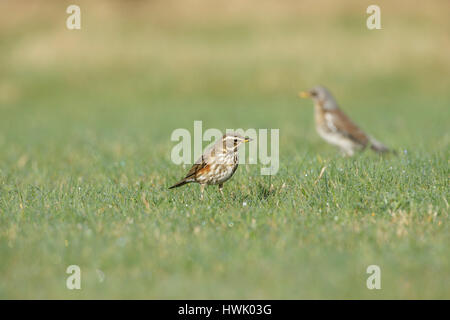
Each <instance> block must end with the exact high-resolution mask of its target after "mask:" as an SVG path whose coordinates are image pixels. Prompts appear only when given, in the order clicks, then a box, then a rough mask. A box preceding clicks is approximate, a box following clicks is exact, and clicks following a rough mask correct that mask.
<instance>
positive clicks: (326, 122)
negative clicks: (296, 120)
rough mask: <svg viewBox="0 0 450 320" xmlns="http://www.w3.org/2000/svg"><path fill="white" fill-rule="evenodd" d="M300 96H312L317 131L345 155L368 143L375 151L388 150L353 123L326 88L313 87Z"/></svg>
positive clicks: (351, 154)
mask: <svg viewBox="0 0 450 320" xmlns="http://www.w3.org/2000/svg"><path fill="white" fill-rule="evenodd" d="M299 96H300V97H301V98H312V100H313V101H314V117H315V121H316V130H317V133H318V134H319V135H320V136H321V137H322V138H323V139H324V140H325V141H326V142H328V143H331V144H333V145H336V146H338V147H339V148H340V149H341V151H342V152H343V153H344V154H345V155H347V156H353V155H354V153H355V151H362V150H363V149H364V148H366V147H367V146H368V145H369V146H370V148H371V149H372V150H374V151H376V152H379V153H383V152H388V151H389V149H388V148H387V147H386V146H385V145H383V144H382V143H381V142H379V141H377V140H375V138H373V137H371V136H369V135H367V134H366V133H365V132H364V131H363V130H361V129H360V128H359V127H358V126H357V125H356V124H355V123H353V122H352V121H351V120H350V118H349V117H347V115H345V113H344V112H342V111H341V109H339V106H338V104H337V102H336V100H335V99H334V97H333V96H332V94H331V93H330V91H328V89H326V88H325V87H322V86H318V87H315V88H313V89H311V90H309V91H307V92H300V93H299Z"/></svg>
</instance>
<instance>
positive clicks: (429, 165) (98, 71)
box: [0, 0, 450, 298]
mask: <svg viewBox="0 0 450 320" xmlns="http://www.w3.org/2000/svg"><path fill="white" fill-rule="evenodd" d="M70 4H77V5H79V6H80V8H81V30H68V29H67V28H66V19H67V17H68V16H69V15H68V14H67V13H66V8H67V7H68V6H69V5H70ZM371 4H374V2H373V1H362V0H354V1H348V0H347V1H334V0H323V1H312V0H311V1H266V0H257V1H256V0H255V1H253V0H252V1H241V0H239V1H238V0H228V1H211V0H208V1H207V0H201V1H200V0H184V1H167V0H164V1H137V0H136V1H111V0H110V1H101V0H96V1H20V0H19V1H17V0H15V1H8V0H6V1H5V0H3V1H1V2H0V297H1V298H78V297H80V298H381V297H382V298H449V296H448V282H449V274H448V270H449V265H450V263H449V259H448V256H449V249H448V243H449V242H448V241H449V232H448V231H449V229H448V176H449V170H448V159H449V130H448V129H449V127H448V123H449V120H450V119H449V116H450V112H449V107H450V91H449V88H450V20H449V19H448V14H449V12H450V2H449V1H447V0H441V1H427V2H425V1H386V0H381V1H376V4H378V5H379V6H380V7H381V24H382V30H368V29H367V27H366V19H367V17H368V14H367V13H366V8H367V7H368V6H369V5H371ZM317 84H323V85H326V86H327V87H328V88H329V89H330V90H331V91H332V92H333V93H334V94H335V96H336V98H337V100H338V101H339V102H340V104H341V106H342V108H343V109H344V110H345V111H346V112H347V113H348V114H350V116H351V117H352V118H353V119H354V120H355V121H356V122H357V123H359V124H360V125H361V126H362V127H363V128H364V129H366V130H367V131H368V132H370V133H371V134H373V135H374V136H376V137H377V138H378V139H379V140H381V141H383V142H384V143H386V144H387V145H389V146H391V147H393V148H394V149H396V150H397V151H398V152H399V156H398V157H397V158H394V157H387V158H380V157H377V156H374V155H371V154H368V153H365V154H363V155H360V156H358V157H356V158H353V159H343V158H341V157H340V156H339V154H337V152H336V150H335V149H334V148H332V147H331V146H328V145H326V144H325V143H324V142H323V141H322V140H320V138H319V137H318V136H317V134H316V133H315V130H314V124H313V118H312V117H313V113H312V103H311V102H310V101H301V100H299V99H298V98H297V92H298V91H299V90H304V89H309V88H311V87H312V86H315V85H317ZM194 120H203V126H204V128H219V129H223V130H225V129H226V128H278V129H280V163H281V168H280V171H279V173H278V175H276V176H274V177H272V178H271V180H269V178H268V177H262V176H260V175H259V174H258V172H259V170H258V168H257V167H255V166H253V167H252V166H242V167H241V168H239V170H238V172H237V174H236V177H234V178H233V179H232V180H230V182H228V183H227V184H226V187H225V192H226V193H227V194H228V195H229V198H228V199H227V201H222V200H221V199H220V197H219V196H217V191H216V190H215V188H214V189H213V188H211V189H208V190H207V192H208V194H210V196H209V198H208V199H207V200H206V201H205V202H203V203H199V201H198V188H197V187H196V186H194V185H189V186H186V187H184V189H178V190H172V191H171V192H169V191H168V190H166V189H167V187H168V186H169V185H170V184H171V183H173V182H175V181H176V180H177V179H178V178H180V177H181V176H182V175H183V173H184V172H185V170H186V169H187V168H182V167H181V166H177V165H175V164H173V163H172V162H171V161H170V150H171V148H172V147H173V145H174V143H173V142H171V141H170V134H171V132H172V131H173V130H174V129H176V128H187V129H189V130H190V131H192V129H193V121H194ZM325 165H327V166H328V168H327V171H326V176H325V177H326V179H325V180H324V179H322V180H321V181H320V182H319V183H317V184H316V183H315V180H316V178H317V176H318V173H319V172H320V170H321V168H322V167H323V166H325ZM271 185H272V187H271ZM243 203H245V204H246V205H245V206H243ZM70 264H77V265H79V266H80V267H81V269H82V272H83V281H82V290H80V291H69V290H67V289H66V288H65V279H66V277H67V276H68V275H67V274H66V273H65V268H66V267H67V266H68V265H70ZM370 264H379V265H380V267H381V268H382V272H383V289H382V290H381V291H369V290H368V289H367V288H366V284H365V280H366V278H367V276H368V275H366V273H365V268H366V267H367V266H368V265H370ZM100 274H104V275H105V278H103V276H101V277H100V276H99V275H100Z"/></svg>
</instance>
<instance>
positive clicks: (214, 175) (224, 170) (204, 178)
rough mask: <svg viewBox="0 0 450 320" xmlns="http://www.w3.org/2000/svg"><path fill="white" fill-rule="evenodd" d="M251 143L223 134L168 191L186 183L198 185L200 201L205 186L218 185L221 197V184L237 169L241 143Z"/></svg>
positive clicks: (247, 140) (247, 139) (238, 136)
mask: <svg viewBox="0 0 450 320" xmlns="http://www.w3.org/2000/svg"><path fill="white" fill-rule="evenodd" d="M249 141H251V139H250V138H248V137H245V138H244V137H242V136H240V135H239V134H236V133H232V134H225V135H224V136H223V137H222V139H220V140H218V141H217V142H216V143H215V144H214V145H213V146H212V147H211V148H210V149H208V150H207V151H205V152H204V153H203V155H202V156H201V157H200V159H198V160H197V161H196V162H195V164H194V165H193V166H192V168H191V170H189V172H188V174H187V175H186V177H184V178H183V179H182V180H180V181H179V182H177V183H176V184H174V185H173V186H171V187H170V188H169V189H173V188H177V187H181V186H182V185H185V184H186V183H190V182H197V183H199V184H200V191H201V199H203V191H204V189H205V186H206V185H214V184H217V185H219V191H220V193H221V194H222V196H223V191H222V188H223V183H224V182H225V181H227V180H228V179H230V178H231V177H232V176H233V174H234V173H235V172H236V169H237V167H238V162H239V159H238V148H239V146H240V145H241V144H242V143H245V142H249Z"/></svg>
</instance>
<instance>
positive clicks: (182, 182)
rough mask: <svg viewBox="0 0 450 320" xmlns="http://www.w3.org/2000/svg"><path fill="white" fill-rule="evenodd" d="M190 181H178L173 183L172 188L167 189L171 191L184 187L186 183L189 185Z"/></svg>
mask: <svg viewBox="0 0 450 320" xmlns="http://www.w3.org/2000/svg"><path fill="white" fill-rule="evenodd" d="M189 182H190V181H186V179H183V180H181V181H178V182H177V183H175V184H174V185H173V186H171V187H169V189H173V188H178V187H181V186H184V185H185V184H186V183H189Z"/></svg>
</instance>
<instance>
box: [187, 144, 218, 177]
mask: <svg viewBox="0 0 450 320" xmlns="http://www.w3.org/2000/svg"><path fill="white" fill-rule="evenodd" d="M214 155H215V152H214V149H213V150H211V151H210V152H209V153H206V154H202V156H201V157H200V158H199V159H198V160H197V161H196V162H195V163H194V165H193V166H192V167H191V169H190V170H189V172H188V173H187V175H186V177H185V178H184V180H187V179H191V178H193V179H195V177H196V176H197V173H199V172H200V171H205V170H207V171H208V168H209V164H210V163H211V160H212V158H213V157H214Z"/></svg>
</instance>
